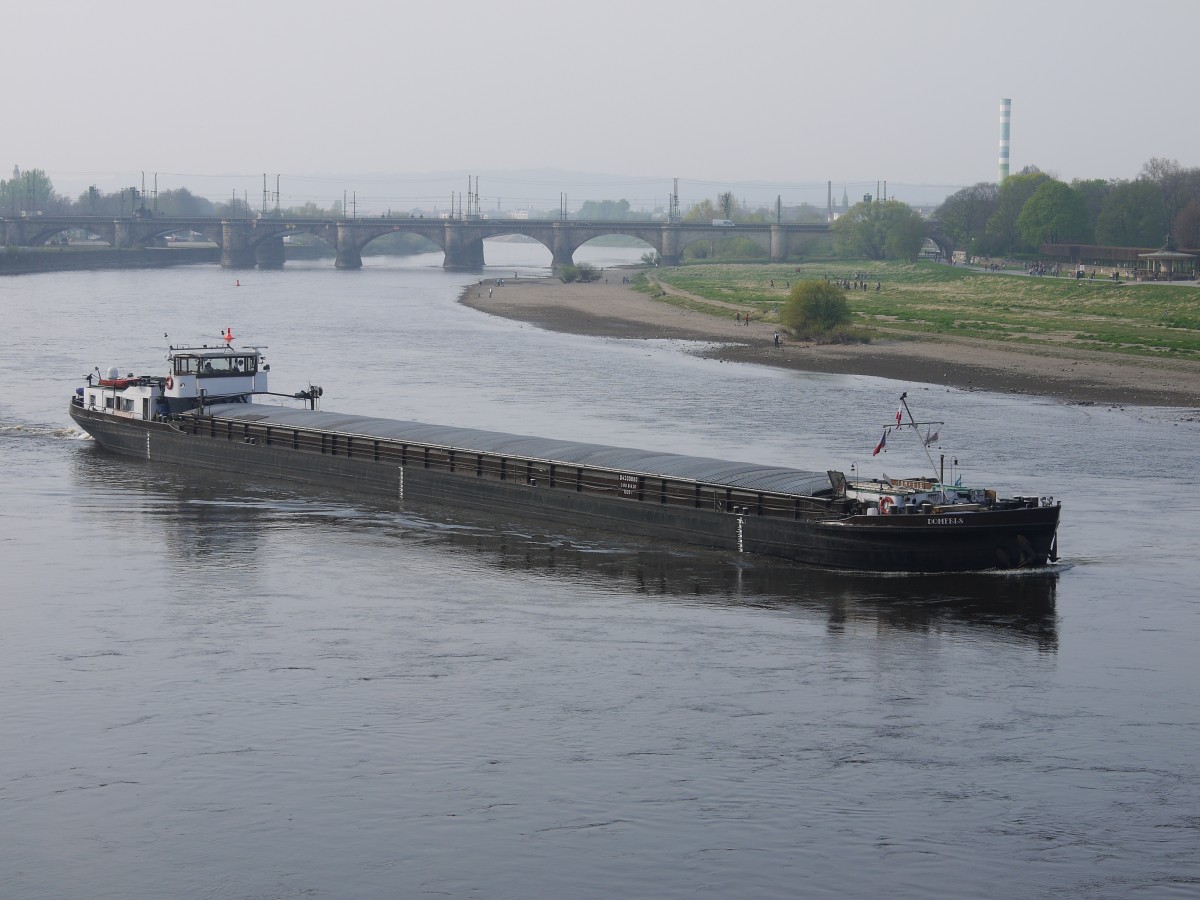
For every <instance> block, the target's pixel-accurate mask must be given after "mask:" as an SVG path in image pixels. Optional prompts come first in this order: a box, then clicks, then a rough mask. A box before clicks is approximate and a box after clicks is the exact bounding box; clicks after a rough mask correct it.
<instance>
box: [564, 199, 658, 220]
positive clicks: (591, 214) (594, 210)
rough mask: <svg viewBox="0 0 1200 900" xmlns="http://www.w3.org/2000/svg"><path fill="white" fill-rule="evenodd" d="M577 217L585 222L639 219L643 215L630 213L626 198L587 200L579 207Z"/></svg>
mask: <svg viewBox="0 0 1200 900" xmlns="http://www.w3.org/2000/svg"><path fill="white" fill-rule="evenodd" d="M577 218H579V219H582V220H583V221H585V222H610V221H614V220H621V219H641V218H645V216H644V215H642V214H634V213H631V212H630V211H629V201H628V200H599V201H597V200H588V201H586V202H585V203H584V204H583V206H581V207H579V214H578V216H577Z"/></svg>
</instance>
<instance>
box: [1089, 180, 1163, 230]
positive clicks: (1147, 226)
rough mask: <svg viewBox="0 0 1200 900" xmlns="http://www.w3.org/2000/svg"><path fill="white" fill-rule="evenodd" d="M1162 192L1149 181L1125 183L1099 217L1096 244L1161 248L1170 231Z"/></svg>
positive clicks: (1108, 198)
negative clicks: (1168, 230)
mask: <svg viewBox="0 0 1200 900" xmlns="http://www.w3.org/2000/svg"><path fill="white" fill-rule="evenodd" d="M1169 221H1170V220H1169V219H1167V214H1166V211H1165V210H1164V209H1163V200H1162V191H1161V189H1160V188H1159V186H1158V185H1157V184H1155V183H1154V182H1153V181H1151V180H1150V179H1148V178H1139V179H1137V180H1136V181H1123V182H1120V183H1119V184H1117V185H1116V186H1115V187H1114V188H1113V189H1112V191H1111V192H1110V193H1109V195H1108V196H1107V197H1106V198H1105V199H1104V206H1103V207H1102V208H1101V209H1100V215H1099V216H1097V217H1096V242H1097V243H1099V244H1104V245H1107V246H1111V247H1161V246H1162V242H1163V239H1164V238H1165V237H1166V234H1167V228H1168V227H1169V225H1168V222H1169Z"/></svg>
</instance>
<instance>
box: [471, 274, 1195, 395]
mask: <svg viewBox="0 0 1200 900" xmlns="http://www.w3.org/2000/svg"><path fill="white" fill-rule="evenodd" d="M633 271H635V270H627V269H608V270H607V271H606V272H605V273H604V274H605V275H606V276H607V282H605V281H604V280H601V281H599V282H592V283H590V284H580V283H574V284H563V283H562V282H561V281H560V280H559V279H557V278H553V277H546V278H518V279H505V280H504V284H503V285H499V284H497V283H496V281H495V280H494V279H485V280H484V282H483V284H482V285H478V284H476V285H473V286H471V287H469V288H467V289H466V290H464V291H463V293H462V295H461V297H460V298H459V300H460V302H461V303H463V304H465V305H467V306H469V307H471V308H472V309H477V310H480V311H481V312H485V313H488V314H490V315H495V316H502V317H504V318H508V319H515V320H519V321H522V322H529V323H531V324H534V325H537V326H539V327H541V328H545V329H548V330H551V331H561V332H567V333H570V334H581V335H590V336H595V337H616V338H629V339H651V338H660V339H661V338H666V339H678V340H694V341H704V342H709V343H712V342H717V343H720V344H721V345H722V346H720V347H716V348H712V347H710V348H706V349H700V350H698V351H697V352H698V353H701V354H702V355H704V356H709V357H713V358H718V359H724V360H727V361H733V362H748V363H757V364H759V365H768V366H779V367H782V368H789V369H797V370H800V371H807V372H829V373H837V374H856V375H875V376H879V377H883V378H892V379H896V380H898V381H911V382H920V383H925V384H938V385H946V386H949V387H957V388H962V389H966V390H985V391H996V392H1001V393H1018V394H1033V395H1039V396H1046V397H1054V398H1057V399H1060V400H1063V401H1065V402H1070V403H1089V404H1100V405H1110V406H1126V405H1129V406H1172V407H1200V363H1198V362H1194V361H1190V360H1174V359H1162V360H1158V359H1148V358H1143V357H1116V356H1113V355H1111V354H1105V353H1099V352H1095V351H1089V350H1082V349H1076V348H1070V347H1063V348H1011V347H1005V346H1001V345H999V344H997V343H995V342H992V341H981V340H973V339H969V338H939V339H938V340H936V341H914V340H908V339H900V338H891V337H888V336H886V335H885V336H883V337H882V338H878V339H875V340H873V341H872V342H871V343H870V344H859V345H814V344H809V343H802V342H797V341H792V340H790V339H788V337H787V335H786V333H785V332H783V331H782V330H780V332H779V333H780V337H781V345H780V346H779V347H778V348H777V347H775V345H774V335H775V332H776V326H774V325H771V324H770V323H763V322H753V321H752V322H751V324H750V325H742V324H739V323H738V322H737V321H735V318H734V317H735V315H736V313H737V311H738V310H739V308H738V307H735V306H730V307H729V310H730V312H729V315H728V317H727V318H724V317H720V316H714V315H710V314H708V313H704V312H697V311H693V310H689V309H682V308H680V307H678V306H673V305H671V304H669V303H663V302H661V301H658V300H655V299H653V298H651V297H649V296H647V295H646V294H642V293H639V292H638V291H635V290H633V289H632V288H631V287H630V286H628V285H627V284H624V283H623V278H624V277H625V276H626V275H631V274H632V273H633ZM489 294H490V295H491V296H490V297H489ZM707 302H709V303H710V304H713V301H707ZM713 305H719V304H713Z"/></svg>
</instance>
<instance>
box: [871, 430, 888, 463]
mask: <svg viewBox="0 0 1200 900" xmlns="http://www.w3.org/2000/svg"><path fill="white" fill-rule="evenodd" d="M886 446H887V429H886V428H885V429H883V437H881V438H880V439H879V443H878V444H876V445H875V449H874V450H872V451H871V455H872V456H878V455H879V451H880V450H882V449H883V448H884V447H886Z"/></svg>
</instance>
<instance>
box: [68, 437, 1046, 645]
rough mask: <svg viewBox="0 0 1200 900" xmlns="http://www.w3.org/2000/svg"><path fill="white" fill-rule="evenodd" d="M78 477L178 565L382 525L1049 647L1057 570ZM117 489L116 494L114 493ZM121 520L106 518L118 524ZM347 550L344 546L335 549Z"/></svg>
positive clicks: (91, 474) (223, 561) (287, 490)
mask: <svg viewBox="0 0 1200 900" xmlns="http://www.w3.org/2000/svg"><path fill="white" fill-rule="evenodd" d="M75 476H76V479H77V480H79V481H80V482H81V486H82V482H84V481H86V482H88V483H89V484H90V485H91V487H92V489H96V485H102V486H104V487H103V490H104V492H105V496H104V498H103V501H102V503H100V504H99V508H101V509H103V510H104V514H105V516H106V524H107V526H109V527H111V526H114V525H115V526H117V527H119V528H121V529H122V531H123V532H125V533H127V534H128V533H132V531H136V530H138V529H139V520H140V526H141V527H143V528H145V529H146V530H147V532H148V534H151V535H158V536H159V538H160V540H161V546H162V548H163V549H164V550H165V551H166V553H167V556H168V557H169V558H170V559H171V560H172V561H173V562H174V564H175V565H176V566H177V567H178V568H181V569H194V568H196V567H201V568H204V567H214V568H220V569H221V570H223V571H227V572H228V571H230V570H237V569H245V568H248V567H251V566H252V565H253V561H254V558H255V554H256V553H258V552H259V550H260V549H261V545H262V543H263V538H264V535H266V534H268V533H271V532H276V531H279V530H281V529H286V530H292V529H297V528H306V529H307V528H316V529H321V528H338V529H339V531H340V532H343V533H344V531H345V528H346V526H347V525H349V526H351V529H352V530H351V532H350V534H353V533H354V532H353V529H355V528H357V529H358V534H359V535H360V536H362V535H365V534H367V533H368V532H370V533H379V532H382V533H384V534H385V535H386V539H387V540H389V541H394V542H396V543H397V544H398V545H401V546H403V545H405V544H408V545H411V544H413V543H414V542H415V543H420V544H422V545H427V546H429V545H431V546H433V547H435V548H437V549H438V550H439V551H440V552H445V553H469V554H472V555H474V556H475V557H476V558H477V559H478V560H480V561H482V563H483V564H484V565H485V566H486V567H488V569H491V570H502V571H511V572H519V573H532V574H535V575H540V576H547V577H552V578H555V579H559V580H561V581H562V582H563V583H564V584H576V585H590V586H593V587H597V588H599V589H603V590H618V591H629V592H633V593H636V594H645V595H650V596H656V597H665V598H677V599H680V600H686V601H689V602H697V603H704V604H707V605H712V604H716V605H728V606H739V607H759V608H764V609H774V610H779V611H781V612H798V613H803V614H805V615H810V616H819V617H821V618H823V619H824V620H825V621H826V623H827V627H828V629H829V630H830V631H831V632H834V633H836V632H850V631H854V630H859V629H863V628H872V629H875V630H891V631H906V632H930V633H933V632H944V631H948V630H956V629H960V630H961V629H968V630H970V631H973V632H976V633H978V634H981V635H988V636H990V637H991V638H994V639H997V640H1003V641H1011V642H1014V643H1020V644H1023V645H1028V646H1032V647H1034V648H1036V649H1037V650H1038V651H1040V652H1053V651H1055V650H1056V649H1057V640H1058V638H1057V624H1056V623H1057V620H1056V614H1055V602H1054V601H1055V591H1056V587H1057V582H1058V573H1057V571H1054V570H1046V571H1043V572H1036V573H1026V574H1022V575H1011V574H1003V575H1001V574H995V575H990V574H980V575H938V576H887V575H877V574H861V573H846V572H834V571H827V570H821V569H810V568H806V567H803V566H797V565H793V564H790V563H787V562H785V561H782V560H773V559H769V558H763V557H738V556H735V555H731V554H729V553H724V552H717V551H708V550H704V549H698V548H692V547H686V546H678V545H671V544H665V543H655V542H650V541H646V540H644V539H641V538H637V539H622V538H621V537H619V536H613V535H608V534H589V533H581V532H573V533H571V534H564V533H561V532H553V531H545V530H530V529H529V528H528V527H525V526H515V525H514V524H513V523H512V522H511V521H508V520H502V519H498V518H494V517H492V516H489V515H488V514H487V513H486V512H483V511H464V510H461V509H457V508H437V507H427V506H423V507H422V508H421V509H419V510H415V511H410V510H403V511H396V510H395V509H387V508H384V507H382V506H381V505H378V504H374V503H372V501H370V500H369V499H364V498H358V497H354V498H350V497H346V496H342V495H334V494H329V493H326V492H322V491H318V490H315V489H311V490H310V489H305V488H298V487H297V486H295V485H293V484H290V483H288V482H269V481H264V480H262V479H250V478H246V477H242V476H238V475H222V474H215V473H192V472H186V471H184V470H182V469H176V468H174V467H171V466H158V465H154V464H150V463H146V462H143V461H139V460H133V459H125V458H122V457H115V456H111V455H109V454H107V453H105V452H104V451H102V450H100V449H99V448H98V447H94V446H88V447H82V448H81V452H80V454H79V459H78V461H77V464H76V466H75ZM115 495H116V496H115ZM114 517H115V519H116V520H117V521H116V522H114V521H112V520H113V518H114ZM342 546H343V552H345V545H344V543H343V545H342Z"/></svg>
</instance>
